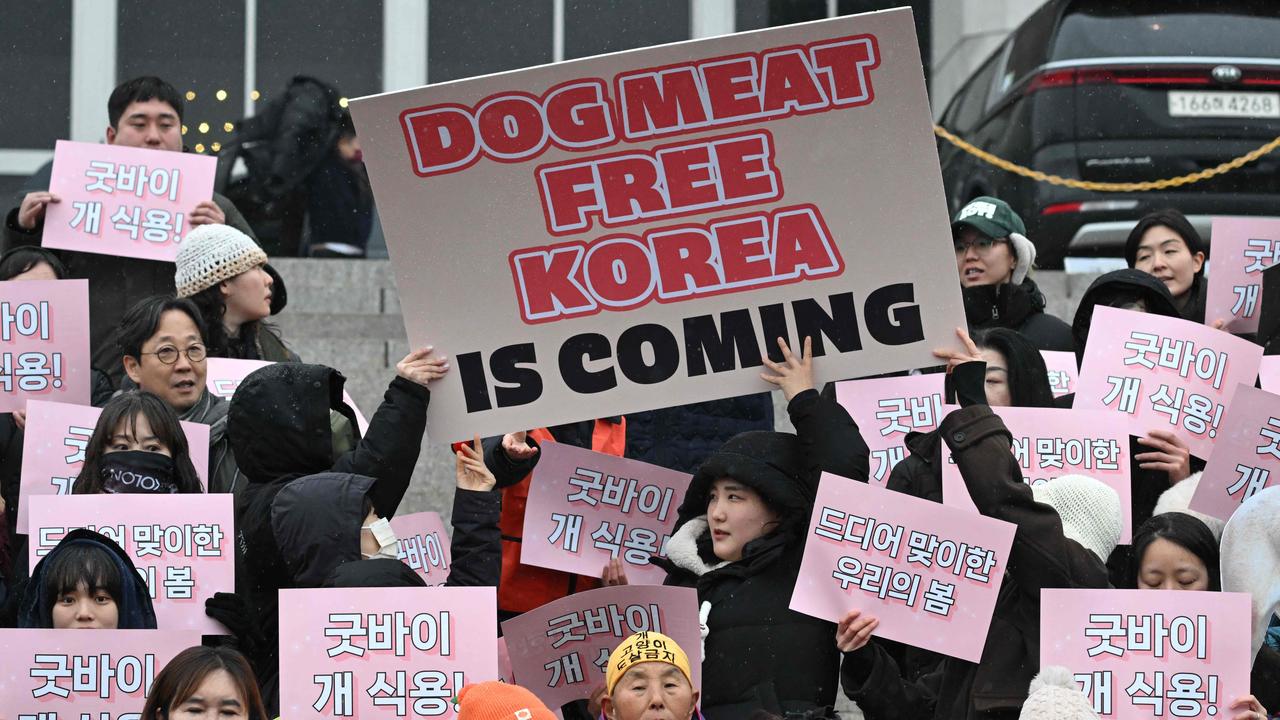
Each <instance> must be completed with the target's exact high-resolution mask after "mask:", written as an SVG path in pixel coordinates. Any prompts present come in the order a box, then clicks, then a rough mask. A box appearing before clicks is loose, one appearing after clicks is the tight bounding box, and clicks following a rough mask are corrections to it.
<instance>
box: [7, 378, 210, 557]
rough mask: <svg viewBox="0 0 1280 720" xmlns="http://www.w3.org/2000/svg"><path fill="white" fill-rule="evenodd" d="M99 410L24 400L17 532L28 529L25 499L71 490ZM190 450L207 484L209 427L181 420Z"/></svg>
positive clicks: (69, 492)
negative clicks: (25, 402) (23, 432)
mask: <svg viewBox="0 0 1280 720" xmlns="http://www.w3.org/2000/svg"><path fill="white" fill-rule="evenodd" d="M101 414H102V410H101V409H100V408H96V407H90V406H88V405H67V404H64V403H56V402H41V401H38V400H32V401H31V402H30V403H29V404H28V405H27V429H26V432H25V434H24V436H23V440H22V484H21V485H20V487H19V496H18V532H20V533H26V532H27V531H28V528H27V518H28V516H29V514H30V507H31V505H30V503H29V502H28V499H29V498H32V497H35V496H37V495H70V494H71V486H72V485H73V484H75V481H76V476H78V475H79V474H80V468H81V466H83V465H84V453H85V450H86V449H87V448H88V447H89V438H90V437H92V436H93V428H94V426H95V425H97V424H98V416H99V415H101ZM180 424H181V425H182V432H183V434H184V435H186V436H187V446H188V447H189V449H190V451H191V464H192V465H194V466H195V468H196V475H199V476H200V484H201V485H202V486H204V487H208V485H209V426H208V425H204V424H201V423H195V422H182V423H180Z"/></svg>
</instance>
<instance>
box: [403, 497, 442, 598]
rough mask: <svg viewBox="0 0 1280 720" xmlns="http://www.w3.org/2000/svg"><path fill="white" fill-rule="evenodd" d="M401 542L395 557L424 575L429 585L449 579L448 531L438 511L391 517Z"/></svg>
mask: <svg viewBox="0 0 1280 720" xmlns="http://www.w3.org/2000/svg"><path fill="white" fill-rule="evenodd" d="M391 529H392V530H394V531H395V533H396V539H397V540H398V541H399V544H398V545H397V546H396V557H398V558H400V560H401V562H403V563H404V564H405V565H408V566H409V567H410V568H412V569H413V571H414V572H416V573H418V574H419V575H421V576H422V579H423V580H425V581H426V583H427V585H432V586H434V585H443V584H444V581H445V580H447V579H449V550H450V547H449V533H448V531H446V530H445V528H444V521H443V520H441V519H440V514H439V513H433V512H419V513H411V514H409V515H397V516H395V517H393V518H391Z"/></svg>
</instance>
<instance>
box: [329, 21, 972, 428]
mask: <svg viewBox="0 0 1280 720" xmlns="http://www.w3.org/2000/svg"><path fill="white" fill-rule="evenodd" d="M351 111H352V114H353V116H354V118H355V121H356V125H357V127H358V128H359V131H360V141H361V144H362V146H363V147H364V153H365V162H366V164H367V165H368V168H369V174H370V180H371V182H372V184H373V190H374V194H375V196H376V198H377V201H378V212H379V217H380V218H381V220H382V225H383V228H384V229H385V231H386V235H387V244H388V247H389V249H390V251H391V258H392V265H393V268H394V270H395V273H396V280H397V282H396V285H397V287H398V288H399V292H400V303H401V307H402V308H403V311H404V319H405V325H406V328H407V331H408V336H409V340H410V343H411V345H412V346H414V347H419V346H422V345H426V344H431V345H434V346H435V347H437V348H439V350H440V351H441V352H442V353H443V354H445V355H447V356H449V357H450V358H451V360H452V361H453V366H454V369H453V371H452V372H450V374H449V375H448V376H447V377H445V378H444V379H443V380H441V381H439V382H437V383H435V384H434V385H433V387H432V400H431V414H430V416H429V418H428V431H429V433H430V435H431V436H432V437H435V438H437V439H441V440H454V439H458V438H466V437H471V435H472V434H473V433H476V432H479V433H481V434H499V433H502V432H509V431H511V430H515V429H524V428H530V427H540V426H545V425H552V424H557V423H563V422H569V421H577V420H583V419H586V418H592V417H596V416H597V415H599V414H600V413H601V412H603V411H604V410H602V409H607V411H608V412H609V413H619V412H621V413H625V412H633V411H640V410H647V409H652V408H657V407H664V406H669V405H675V404H679V403H689V402H696V401H702V400H712V399H716V398H722V397H732V396H736V395H742V394H745V393H753V392H759V391H761V390H764V389H768V388H769V386H768V385H766V384H765V383H764V382H763V381H762V380H761V379H760V377H759V373H760V369H761V356H762V355H763V354H764V353H769V354H771V355H773V356H774V357H775V358H780V357H781V353H780V351H779V350H778V348H777V345H776V343H775V339H776V338H778V337H785V338H788V339H790V341H791V345H792V347H798V346H799V340H800V338H803V337H805V336H812V337H813V338H814V352H815V354H816V355H820V356H824V360H823V361H822V362H820V363H818V364H817V367H818V372H819V374H820V375H821V376H822V377H820V378H819V380H820V381H824V380H836V379H840V378H845V377H854V376H865V375H868V374H874V373H879V372H887V371H892V370H901V369H904V368H911V367H921V366H926V365H935V364H936V363H937V359H936V358H934V357H933V355H932V353H931V351H932V350H933V349H934V348H936V347H942V346H948V347H950V346H955V344H956V338H955V335H954V329H955V328H956V327H958V326H961V325H963V324H964V316H963V310H962V308H963V306H962V304H961V302H960V294H959V286H958V285H957V284H956V283H953V282H938V281H937V280H938V272H939V268H943V267H948V266H950V265H951V264H952V262H953V261H954V257H953V254H952V250H951V243H950V237H951V234H950V230H949V228H948V227H947V218H946V207H945V202H944V198H943V194H942V185H941V177H940V173H939V170H938V158H937V152H936V149H935V144H934V139H933V135H932V121H931V115H930V111H929V106H928V99H927V97H926V94H925V85H924V78H923V75H922V73H921V67H920V55H919V50H918V48H917V46H916V41H915V37H914V30H913V23H912V19H911V14H910V12H909V11H907V10H896V11H886V12H880V13H871V14H867V15H859V16H850V17H844V18H838V19H833V20H827V21H822V22H815V23H807V24H800V25H792V26H788V27H783V28H774V29H770V30H762V31H758V32H748V33H739V34H735V35H727V36H723V37H717V38H711V39H707V40H697V41H691V42H683V43H677V44H673V45H665V46H660V47H653V48H645V49H641V50H634V51H628V52H621V53H613V54H610V55H604V56H600V57H595V58H587V59H583V60H576V61H571V62H561V63H555V64H554V65H544V66H541V67H536V68H530V69H527V70H519V71H515V72H509V73H500V74H496V75H488V76H484V77H479V78H474V79H469V80H461V81H456V82H447V83H439V84H435V85H431V86H428V87H424V88H418V89H415V90H407V91H404V92H398V93H388V94H384V95H377V96H373V97H367V98H361V99H358V100H354V101H352V103H351ZM426 274H429V275H430V277H431V282H423V281H422V278H423V277H424V276H425V275H426ZM459 308H466V311H465V312H459Z"/></svg>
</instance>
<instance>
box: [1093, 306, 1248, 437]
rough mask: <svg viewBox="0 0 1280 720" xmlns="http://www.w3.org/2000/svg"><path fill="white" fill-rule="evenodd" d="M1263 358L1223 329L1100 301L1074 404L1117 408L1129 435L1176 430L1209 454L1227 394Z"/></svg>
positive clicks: (1245, 342)
mask: <svg viewBox="0 0 1280 720" xmlns="http://www.w3.org/2000/svg"><path fill="white" fill-rule="evenodd" d="M1261 360H1262V348H1261V347H1259V346H1258V345H1255V344H1253V343H1251V342H1249V341H1248V340H1241V339H1240V338H1238V337H1235V336H1234V335H1231V334H1229V333H1225V332H1222V331H1221V330H1214V329H1213V328H1210V327H1206V326H1204V325H1200V324H1198V323H1193V322H1189V321H1187V320H1181V319H1179V318H1170V317H1162V316H1159V315H1148V314H1146V313H1140V312H1134V311H1132V310H1120V309H1117V308H1112V307H1104V306H1101V305H1099V306H1098V307H1096V308H1094V311H1093V324H1092V330H1090V331H1089V343H1088V345H1087V347H1086V348H1085V352H1084V362H1083V363H1082V364H1081V367H1080V387H1079V390H1077V391H1076V399H1075V405H1074V408H1075V409H1076V410H1109V411H1112V412H1115V413H1120V415H1119V416H1118V417H1119V418H1120V420H1121V422H1122V423H1123V425H1124V427H1125V428H1126V429H1127V430H1128V432H1129V434H1130V435H1138V436H1142V435H1146V434H1147V433H1148V432H1150V431H1151V430H1154V429H1163V430H1169V431H1172V432H1175V433H1177V434H1178V436H1179V437H1180V438H1181V439H1182V440H1183V441H1184V442H1186V444H1187V447H1189V448H1190V449H1191V454H1192V455H1195V456H1196V457H1199V458H1202V459H1204V460H1208V459H1209V456H1210V455H1212V454H1213V446H1214V442H1215V440H1216V438H1217V437H1218V431H1219V429H1220V428H1221V425H1222V415H1223V413H1224V412H1226V409H1227V404H1228V403H1229V402H1230V400H1231V394H1232V393H1233V392H1235V389H1236V386H1237V385H1239V384H1240V383H1246V384H1249V385H1252V384H1253V381H1254V379H1255V378H1257V376H1258V366H1259V363H1260V361H1261Z"/></svg>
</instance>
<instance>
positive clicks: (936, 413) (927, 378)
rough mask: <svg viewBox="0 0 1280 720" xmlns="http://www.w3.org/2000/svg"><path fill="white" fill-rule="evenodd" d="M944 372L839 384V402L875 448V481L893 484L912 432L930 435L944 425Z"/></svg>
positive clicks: (868, 444) (837, 397)
mask: <svg viewBox="0 0 1280 720" xmlns="http://www.w3.org/2000/svg"><path fill="white" fill-rule="evenodd" d="M945 378H946V376H945V375H943V374H942V373H932V374H928V375H908V376H905V377H889V378H868V379H866V380H845V381H843V382H838V383H836V402H839V403H840V404H841V405H842V406H843V407H844V409H845V410H847V411H849V416H850V417H852V418H853V421H854V422H856V423H857V424H858V428H859V429H860V430H861V431H862V439H863V440H865V441H866V443H867V447H869V448H870V449H871V479H870V481H871V482H872V483H874V484H876V485H884V484H885V483H887V482H889V473H890V472H892V471H893V467H894V466H895V465H897V464H898V463H900V462H902V459H903V458H905V457H906V456H907V447H906V444H905V443H906V438H907V433H910V432H929V431H930V430H934V429H936V428H937V427H938V423H941V422H942V403H943V383H944V382H945V381H946V380H945Z"/></svg>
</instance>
